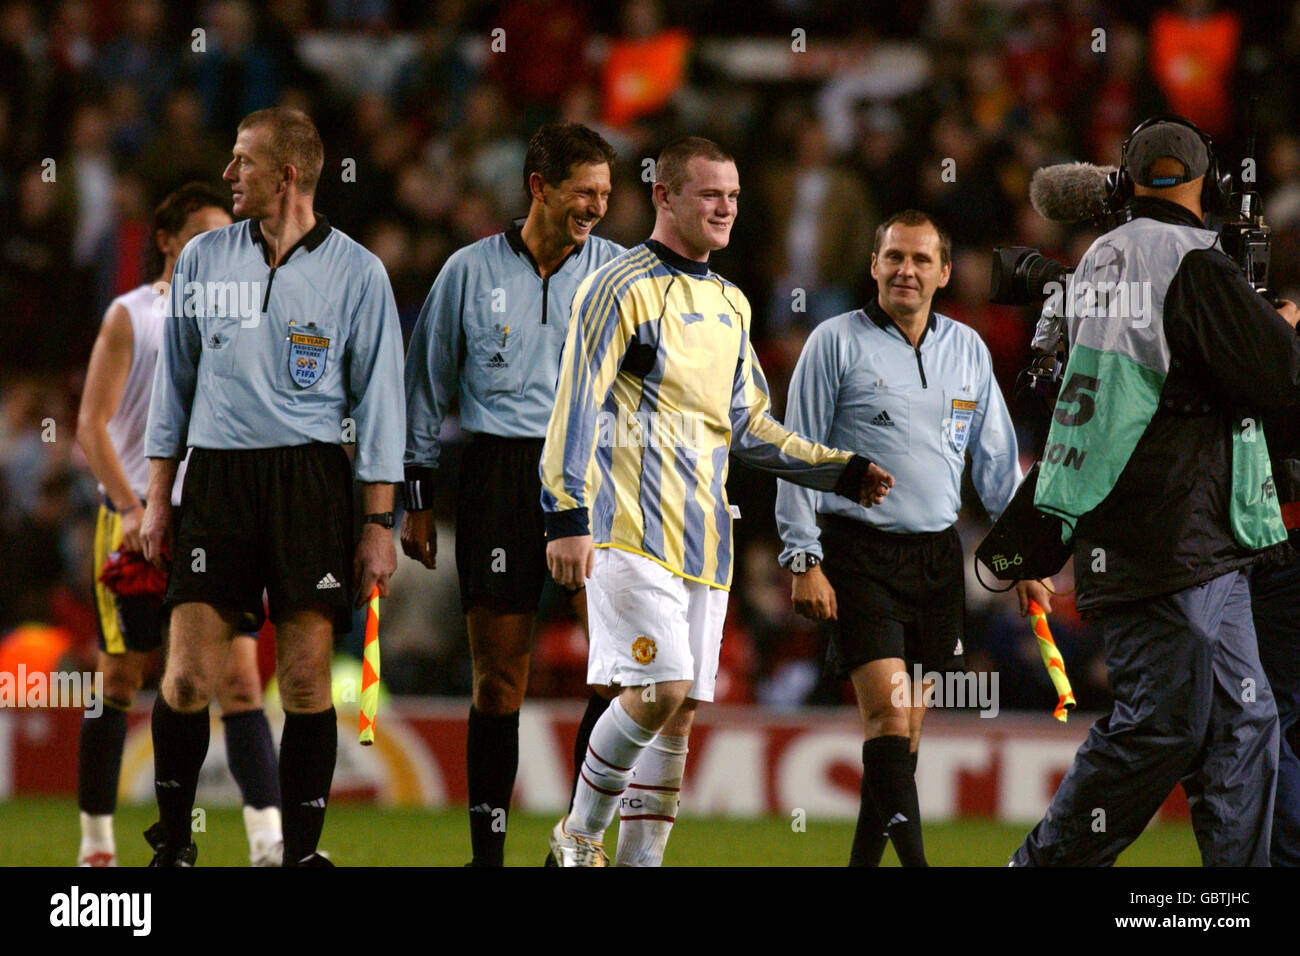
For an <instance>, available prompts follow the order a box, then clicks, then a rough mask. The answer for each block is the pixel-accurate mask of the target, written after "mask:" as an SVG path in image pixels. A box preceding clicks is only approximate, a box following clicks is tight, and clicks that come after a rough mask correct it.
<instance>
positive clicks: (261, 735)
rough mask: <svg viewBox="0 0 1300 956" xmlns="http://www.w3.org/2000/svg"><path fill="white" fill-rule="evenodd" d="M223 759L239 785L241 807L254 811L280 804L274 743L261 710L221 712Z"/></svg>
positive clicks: (269, 727)
mask: <svg viewBox="0 0 1300 956" xmlns="http://www.w3.org/2000/svg"><path fill="white" fill-rule="evenodd" d="M221 722H222V723H223V724H225V726H226V762H227V763H229V764H230V774H231V776H233V777H234V778H235V783H237V784H239V792H240V793H241V794H242V795H243V797H244V806H246V807H252V808H253V809H254V810H264V809H266V808H267V807H278V806H279V805H280V775H279V773H278V771H277V770H276V766H275V742H274V741H273V740H272V739H271V726H270V724H268V723H267V722H266V714H265V712H263V711H262V710H261V709H258V710H244V711H240V712H239V713H237V714H225V715H224V716H223V717H222V718H221Z"/></svg>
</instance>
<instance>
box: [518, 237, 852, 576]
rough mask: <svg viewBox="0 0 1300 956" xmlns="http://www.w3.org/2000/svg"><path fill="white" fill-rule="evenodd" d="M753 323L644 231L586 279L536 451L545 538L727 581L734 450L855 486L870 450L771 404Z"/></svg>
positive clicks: (716, 285)
mask: <svg viewBox="0 0 1300 956" xmlns="http://www.w3.org/2000/svg"><path fill="white" fill-rule="evenodd" d="M749 330H750V307H749V302H748V301H747V300H746V299H745V296H744V295H743V294H742V293H741V291H740V289H738V288H737V287H736V286H734V285H733V284H731V283H730V282H728V281H726V280H725V279H723V278H722V277H721V276H719V275H717V274H716V273H714V272H712V271H710V270H709V268H708V265H707V264H706V263H702V262H695V261H693V260H689V259H686V258H683V257H682V256H679V255H677V254H676V253H674V252H672V251H671V250H669V249H668V248H666V247H665V246H663V245H661V244H660V243H658V242H655V241H653V240H650V241H647V242H646V243H643V244H642V245H639V246H636V247H634V248H633V249H632V250H631V251H630V252H629V253H628V254H627V255H626V256H623V257H621V258H620V259H617V260H615V261H614V262H612V263H609V264H608V265H606V266H604V267H603V268H601V269H600V270H599V271H597V272H596V273H594V274H593V275H591V276H590V277H588V278H587V280H586V281H585V282H583V284H582V285H581V286H580V287H579V289H578V292H577V295H576V296H575V297H574V301H573V318H572V320H571V322H570V325H569V335H568V339H567V341H566V342H565V346H564V355H563V359H562V363H561V367H560V382H559V392H558V395H557V398H556V403H555V409H554V411H553V412H552V414H551V419H550V426H549V428H548V429H547V433H546V443H545V447H544V449H543V452H542V462H541V469H540V470H541V480H542V507H543V510H544V511H545V512H546V524H547V535H548V537H551V538H557V537H564V536H568V535H577V534H588V533H590V534H591V535H592V536H593V538H594V541H595V545H596V547H604V548H619V549H621V550H624V551H630V552H632V553H634V554H640V555H643V556H644V557H647V558H649V559H651V560H653V561H656V562H657V563H659V564H661V565H662V566H663V567H665V568H667V569H668V570H669V571H672V572H673V573H674V574H677V575H679V576H681V577H683V578H687V579H690V580H693V581H701V582H703V583H705V584H708V585H710V586H712V587H717V588H722V589H724V590H725V589H727V588H729V587H730V584H731V574H732V567H733V562H732V540H731V520H732V514H731V510H730V506H729V504H728V502H727V495H726V481H727V467H728V456H729V455H730V454H732V453H734V454H735V455H736V456H737V457H739V458H740V459H741V460H742V461H744V462H746V463H747V464H749V465H752V466H753V467H756V468H760V469H763V470H765V471H770V472H774V473H776V474H778V475H782V476H784V477H787V478H790V479H791V480H794V481H798V482H800V483H803V484H807V485H810V486H812V487H815V488H819V489H822V490H826V491H829V490H831V489H843V490H847V491H848V492H849V493H851V494H855V493H856V484H857V482H859V481H860V480H861V477H862V472H863V470H864V469H865V468H866V466H867V462H866V461H865V460H862V459H857V458H855V456H853V455H852V454H851V453H850V452H845V451H838V450H836V449H833V448H827V447H825V446H823V445H818V444H815V443H813V442H810V441H808V440H807V439H805V438H802V437H801V436H799V435H797V434H794V433H793V432H790V431H788V430H787V429H786V428H785V427H784V426H782V425H781V424H780V423H779V422H777V421H776V420H775V419H773V418H772V416H771V415H770V414H769V412H768V404H769V400H768V390H767V382H766V381H765V380H764V378H763V371H762V369H761V368H760V366H759V363H758V359H757V358H756V357H755V355H754V350H753V347H752V345H751V344H750V340H749ZM851 460H852V461H853V465H852V467H850V461H851Z"/></svg>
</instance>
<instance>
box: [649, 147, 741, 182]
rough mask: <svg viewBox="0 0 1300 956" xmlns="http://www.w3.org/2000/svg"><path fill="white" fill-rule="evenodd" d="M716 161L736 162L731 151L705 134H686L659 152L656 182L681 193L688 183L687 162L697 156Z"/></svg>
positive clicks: (656, 164) (656, 165)
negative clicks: (704, 135) (706, 137)
mask: <svg viewBox="0 0 1300 956" xmlns="http://www.w3.org/2000/svg"><path fill="white" fill-rule="evenodd" d="M697 156H698V157H700V158H702V159H707V160H710V161H712V162H715V163H734V162H735V161H736V160H735V158H734V157H732V155H731V154H730V153H728V152H727V151H726V150H725V149H723V148H722V147H721V146H719V145H718V144H717V143H715V142H714V141H713V140H711V139H705V138H704V137H703V136H684V137H682V138H681V139H678V140H673V142H671V143H669V144H668V145H667V146H665V147H664V148H663V151H662V152H660V153H659V161H658V162H657V163H655V182H657V183H663V184H664V185H665V186H667V187H668V191H669V192H670V193H679V192H681V191H682V187H683V186H685V185H686V164H687V163H689V162H690V161H691V160H692V159H695V158H696V157H697Z"/></svg>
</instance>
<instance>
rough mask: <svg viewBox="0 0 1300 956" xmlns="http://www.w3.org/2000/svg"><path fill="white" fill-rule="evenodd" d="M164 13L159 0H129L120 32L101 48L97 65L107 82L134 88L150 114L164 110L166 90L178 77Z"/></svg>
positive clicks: (144, 110) (153, 114) (98, 73)
mask: <svg viewBox="0 0 1300 956" xmlns="http://www.w3.org/2000/svg"><path fill="white" fill-rule="evenodd" d="M163 17H164V11H163V5H162V3H161V2H160V0H128V2H127V3H126V4H125V10H124V11H123V16H122V23H121V34H120V35H119V36H118V37H116V38H115V39H114V40H112V41H110V42H109V43H108V44H106V45H105V47H104V49H102V50H101V51H100V52H99V55H98V57H97V61H96V65H95V72H96V73H97V75H98V77H99V79H100V81H101V82H102V83H103V84H104V85H105V86H109V87H117V86H125V87H127V88H130V89H133V90H135V92H136V94H137V99H138V101H139V104H140V109H141V110H142V111H143V112H144V113H145V114H147V115H150V116H157V115H158V114H159V113H160V112H161V111H162V106H163V100H164V99H166V97H167V91H168V90H170V89H171V87H172V85H173V84H174V83H175V81H176V62H175V56H174V55H173V54H172V52H171V51H172V49H173V46H172V42H171V41H170V40H169V39H168V38H167V37H166V36H165V34H164V32H163V27H164V26H165V23H164V19H163Z"/></svg>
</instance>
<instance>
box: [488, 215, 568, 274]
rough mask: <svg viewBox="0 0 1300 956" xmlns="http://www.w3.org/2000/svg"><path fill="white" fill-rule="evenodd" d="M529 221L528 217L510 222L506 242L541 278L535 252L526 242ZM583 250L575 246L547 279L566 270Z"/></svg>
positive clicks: (540, 270)
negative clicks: (526, 227)
mask: <svg viewBox="0 0 1300 956" xmlns="http://www.w3.org/2000/svg"><path fill="white" fill-rule="evenodd" d="M527 221H528V218H527V217H526V216H521V217H520V218H518V219H512V220H510V228H509V229H507V230H506V242H507V243H508V244H509V245H510V248H511V249H513V250H514V251H515V252H516V253H518V254H519V255H521V256H523V257H524V258H525V259H527V260H528V264H529V265H530V266H532V267H533V271H534V272H536V273H537V274H538V275H539V276H540V275H541V274H542V268H541V266H539V265H538V264H537V260H536V259H534V258H533V251H532V250H531V249H529V248H528V243H526V242H524V223H526V222H527ZM581 248H582V246H581V245H574V247H573V248H572V249H570V250H569V252H568V254H567V255H566V256H565V257H564V258H563V259H561V260H560V261H559V262H557V263H556V264H555V268H554V269H552V270H551V273H550V275H548V276H547V278H548V279H549V278H550V277H551V276H553V275H555V273H557V272H559V271H560V270H561V269H562V268H564V264H565V263H566V262H568V261H569V260H570V259H572V258H573V257H574V256H576V255H577V254H578V251H579V250H580V249H581Z"/></svg>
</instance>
